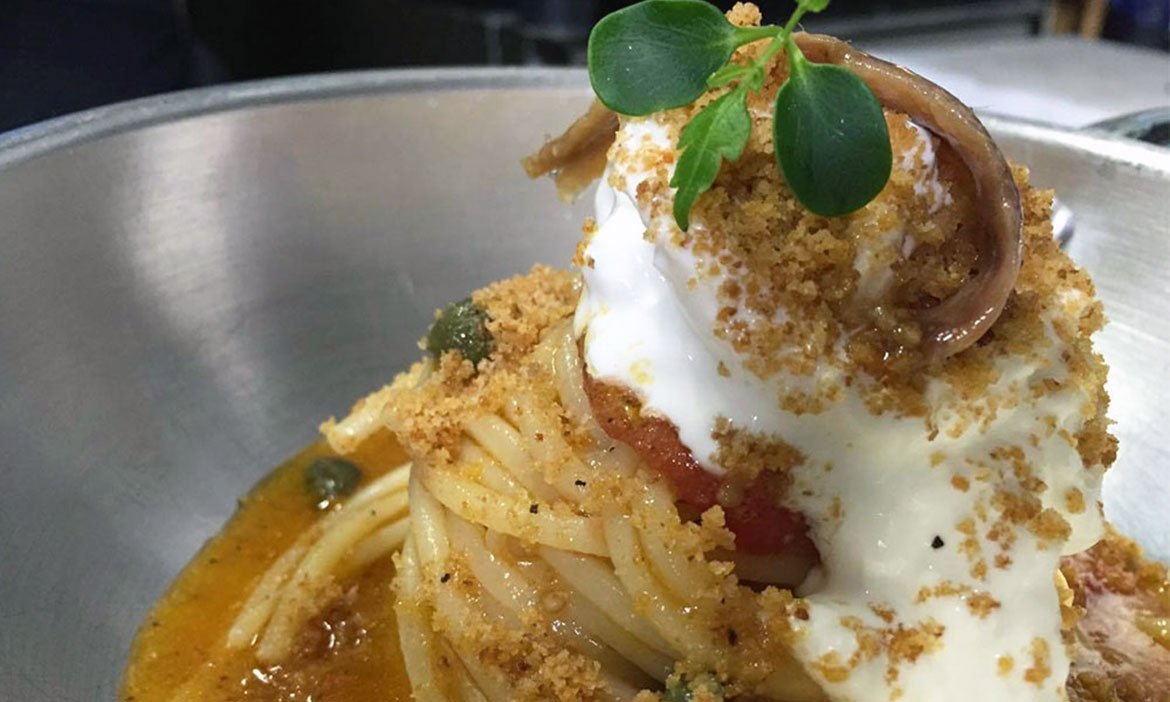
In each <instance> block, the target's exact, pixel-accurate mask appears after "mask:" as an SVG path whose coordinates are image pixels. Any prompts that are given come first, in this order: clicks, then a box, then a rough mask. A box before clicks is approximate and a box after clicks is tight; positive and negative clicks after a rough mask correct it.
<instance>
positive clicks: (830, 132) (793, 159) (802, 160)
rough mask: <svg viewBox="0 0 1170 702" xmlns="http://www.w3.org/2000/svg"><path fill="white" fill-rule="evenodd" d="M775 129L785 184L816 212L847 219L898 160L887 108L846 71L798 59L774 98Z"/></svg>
mask: <svg viewBox="0 0 1170 702" xmlns="http://www.w3.org/2000/svg"><path fill="white" fill-rule="evenodd" d="M802 4H803V3H802ZM789 46H790V48H789V50H790V51H792V48H791V47H792V45H791V44H790V45H789ZM772 129H773V134H772V137H773V143H774V144H775V148H776V159H777V161H779V163H780V170H781V172H783V173H784V179H785V180H786V181H788V187H790V188H792V192H793V194H795V195H796V197H797V199H798V200H800V202H801V203H802V204H803V205H804V206H805V207H807V208H808V209H809V210H810V211H811V212H814V213H816V214H819V215H822V216H825V217H836V216H840V215H844V214H849V213H850V212H853V211H855V210H858V209H860V208H862V207H864V206H865V205H867V204H868V203H869V202H870V201H871V200H873V199H874V197H876V196H877V194H878V193H880V192H881V191H882V188H884V187H885V185H886V181H888V180H889V179H890V167H891V165H892V161H893V156H892V154H891V152H890V134H889V132H888V131H887V129H886V120H885V117H884V116H883V115H882V106H881V105H880V104H879V103H878V101H877V98H876V97H874V94H873V93H872V92H871V91H870V89H869V87H868V86H867V85H866V84H865V83H864V82H863V81H862V80H861V79H860V78H858V77H857V76H856V75H854V74H853V73H851V72H849V71H848V70H846V69H844V68H841V67H839V66H832V65H827V64H818V63H810V62H808V60H806V59H805V58H804V57H803V56H800V55H799V54H797V55H795V56H793V57H792V73H791V74H790V76H789V78H788V81H787V82H786V83H785V84H784V86H783V87H782V88H781V89H780V92H779V93H778V94H777V96H776V112H775V119H774V121H773V126H772Z"/></svg>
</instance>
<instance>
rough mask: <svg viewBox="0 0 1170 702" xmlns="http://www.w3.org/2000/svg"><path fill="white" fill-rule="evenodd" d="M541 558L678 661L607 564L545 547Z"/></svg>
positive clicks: (653, 646) (629, 628)
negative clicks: (639, 611) (637, 609)
mask: <svg viewBox="0 0 1170 702" xmlns="http://www.w3.org/2000/svg"><path fill="white" fill-rule="evenodd" d="M539 553H540V557H541V558H542V559H544V561H545V562H546V563H548V564H549V566H550V567H552V569H553V570H554V571H556V573H557V575H558V576H560V578H561V579H562V580H564V581H565V582H566V583H569V584H570V585H571V586H572V587H573V588H574V589H576V590H577V591H578V592H580V593H581V595H582V596H583V597H584V598H586V599H588V600H589V601H590V602H592V603H593V604H594V605H595V606H596V607H597V608H598V609H600V610H601V611H602V612H604V613H605V614H606V616H608V617H609V618H610V619H612V620H613V621H614V622H615V623H616V624H617V625H618V626H620V627H622V628H623V629H624V630H626V631H628V632H630V634H631V635H632V636H634V637H636V638H637V639H638V640H639V641H641V642H642V643H643V644H645V645H646V646H647V647H649V648H650V649H652V650H654V651H655V652H656V653H658V654H660V655H663V656H666V657H670V658H674V657H676V653H675V650H674V648H672V647H671V645H670V644H668V643H667V642H666V641H665V640H664V639H663V638H662V637H661V636H659V634H658V632H656V631H655V630H654V628H653V627H651V626H650V625H649V624H648V623H647V622H646V620H645V619H643V618H642V617H640V616H638V615H637V614H636V613H635V612H634V602H633V600H632V599H630V595H629V593H628V592H627V591H626V589H625V588H624V587H623V586H622V584H621V581H619V580H618V579H617V577H616V576H615V575H614V574H613V567H612V566H611V565H610V564H609V562H607V561H603V560H601V559H600V558H595V557H593V556H586V555H582V554H578V553H570V552H568V551H558V550H556V549H552V548H548V547H547V546H541V547H540V550H539Z"/></svg>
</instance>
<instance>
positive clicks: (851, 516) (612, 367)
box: [576, 119, 1102, 702]
mask: <svg viewBox="0 0 1170 702" xmlns="http://www.w3.org/2000/svg"><path fill="white" fill-rule="evenodd" d="M919 133H920V141H919V146H918V147H915V149H912V150H911V151H910V152H907V154H904V155H903V158H902V159H900V160H896V161H895V167H900V168H903V169H905V170H911V169H912V168H913V167H914V164H915V159H916V158H917V159H919V160H920V161H922V162H926V163H927V165H928V166H929V168H928V170H927V178H926V179H925V180H921V179H920V180H921V182H920V183H919V186H921V190H918V186H916V191H917V192H919V194H920V195H925V194H929V196H931V197H932V198H933V199H934V200H935V201H936V202H943V201H945V199H946V198H949V197H950V196H949V194H948V193H947V192H946V190H945V188H943V187H942V185H941V184H940V183H939V182H938V180H937V175H936V174H935V171H934V169H933V158H934V152H933V147H932V146H931V144H930V140H929V138H928V136H927V134H926V132H925V130H920V132H919ZM618 140H619V145H624V146H626V147H627V148H631V149H633V148H637V147H638V146H639V145H648V146H652V147H655V148H664V147H669V143H668V141H667V137H666V133H665V130H664V129H663V128H661V127H660V126H659V125H657V124H655V123H654V122H653V120H652V119H649V120H638V121H630V122H627V123H626V124H625V125H624V126H623V128H622V130H621V131H619V133H618ZM611 169H614V174H616V175H618V176H621V178H619V179H615V180H614V181H613V182H624V187H623V188H622V190H620V191H619V190H615V189H614V188H613V187H611V186H610V185H609V180H608V179H607V180H603V183H602V185H601V187H600V189H599V191H598V194H597V198H596V208H597V220H598V224H599V227H598V229H597V230H596V232H595V233H594V234H593V235H592V237H591V239H590V241H589V242H588V245H587V248H586V250H585V255H586V257H587V260H589V261H590V264H589V265H588V266H586V267H585V268H584V269H583V275H584V279H585V292H584V294H583V296H582V298H581V301H580V304H579V307H578V309H577V316H576V326H577V330H578V333H579V334H583V335H584V350H585V361H586V364H587V367H588V370H589V372H590V374H592V375H593V376H594V377H595V378H597V379H599V380H603V381H607V382H613V383H618V384H621V385H624V386H626V387H629V388H632V389H634V390H635V391H636V392H637V393H638V395H639V396H640V398H641V400H642V403H643V407H644V409H645V410H646V411H649V412H652V413H655V414H658V415H660V416H663V417H666V418H668V419H669V420H671V421H672V422H673V423H674V424H675V425H676V426H677V428H678V432H679V436H680V438H681V440H682V441H683V443H684V444H686V445H687V446H688V447H689V448H690V449H691V450H692V452H693V453H694V454H695V457H696V458H697V459H698V460H699V461H700V462H701V463H702V465H703V466H704V467H705V468H706V469H707V470H709V471H711V472H713V473H716V474H722V473H723V472H724V471H723V469H722V468H721V467H720V466H719V465H717V464H716V463H715V461H714V460H713V458H712V457H713V455H714V453H715V451H716V448H717V444H716V441H715V440H714V439H713V438H712V435H711V434H712V429H713V427H714V426H715V422H716V420H717V419H718V418H720V417H724V418H727V419H729V420H730V421H731V422H732V423H733V424H734V426H736V427H738V428H740V429H743V430H748V431H752V432H757V433H763V434H774V435H778V436H780V437H782V438H783V439H784V440H785V441H787V442H788V443H789V444H791V445H793V446H794V447H796V448H798V449H799V450H800V451H801V452H802V453H803V454H804V455H805V456H807V457H808V460H807V462H806V463H805V464H804V465H802V466H800V467H798V468H796V469H794V470H793V479H794V485H793V488H792V489H791V491H790V495H791V498H790V499H791V501H792V504H791V505H790V506H791V507H793V508H794V509H797V510H799V511H800V512H801V513H803V514H804V515H805V516H806V518H807V520H808V523H809V524H810V525H811V527H812V533H811V536H812V539H813V541H814V543H815V544H816V546H817V548H818V550H819V551H820V554H821V557H822V565H821V567H820V568H819V569H818V570H817V571H816V572H814V574H813V575H812V576H810V578H809V580H808V581H807V582H806V583H805V586H804V587H803V588H802V591H801V593H800V594H801V595H803V596H804V597H806V598H807V601H808V603H809V618H808V620H807V621H799V620H797V621H794V625H795V626H796V627H797V629H798V630H799V631H800V632H801V633H802V634H803V635H802V636H801V637H800V638H799V639H798V644H797V647H796V654H797V657H798V658H799V659H800V660H801V661H802V663H803V664H804V665H805V666H806V668H807V669H808V671H809V672H810V674H812V675H813V677H814V678H816V679H817V680H818V681H819V682H820V683H821V684H822V686H823V687H824V688H825V690H826V691H827V692H828V694H829V695H830V697H831V698H832V699H833V700H853V701H857V702H868V701H870V700H881V701H885V700H889V699H895V698H896V699H900V700H903V701H904V702H930V701H934V700H939V699H947V700H952V701H954V702H964V701H970V702H986V701H987V700H996V701H1002V702H1010V701H1013V700H1020V701H1023V700H1063V699H1066V695H1065V692H1064V680H1065V678H1066V677H1067V674H1068V668H1069V661H1068V657H1067V654H1066V652H1065V650H1064V647H1063V645H1062V643H1061V637H1060V608H1059V603H1058V601H1057V593H1056V590H1055V587H1054V584H1053V578H1054V573H1055V571H1056V569H1057V566H1058V560H1059V557H1060V556H1061V555H1062V554H1063V553H1073V552H1076V551H1079V550H1082V549H1084V548H1086V547H1088V546H1089V545H1091V544H1092V543H1093V542H1095V541H1096V540H1097V539H1098V538H1099V536H1100V534H1101V532H1102V523H1101V515H1100V511H1099V509H1098V507H1097V505H1098V499H1099V487H1100V482H1101V474H1102V471H1101V469H1100V468H1093V467H1090V468H1084V467H1083V466H1082V461H1081V458H1080V456H1079V454H1078V453H1077V451H1076V449H1075V447H1074V446H1073V445H1072V441H1071V439H1070V438H1068V437H1069V436H1070V435H1072V434H1075V433H1076V432H1077V431H1078V430H1079V429H1080V427H1081V425H1082V424H1083V423H1084V421H1085V417H1084V416H1083V414H1082V407H1084V406H1085V403H1086V400H1087V398H1086V396H1085V395H1084V394H1083V392H1082V391H1081V390H1079V389H1077V388H1076V386H1075V384H1074V383H1068V384H1067V387H1066V388H1065V389H1063V390H1061V391H1058V392H1047V393H1033V392H1031V389H1032V388H1033V387H1034V386H1035V385H1036V384H1037V383H1040V382H1042V381H1043V380H1044V379H1046V378H1047V379H1054V380H1057V381H1060V380H1063V379H1064V378H1065V377H1066V375H1067V369H1066V368H1065V366H1064V364H1063V363H1062V361H1061V350H1062V344H1063V342H1061V341H1060V339H1059V338H1058V337H1057V336H1056V335H1055V334H1050V335H1049V336H1050V340H1051V347H1050V353H1049V354H1048V357H1047V358H1045V359H1043V360H1041V361H1027V362H1025V361H1022V360H1016V359H1009V360H1007V361H1005V362H1004V363H1003V364H1002V365H1001V368H1000V370H1001V371H1002V376H1001V379H1000V381H999V382H998V384H997V385H996V386H995V387H993V388H992V389H991V391H990V392H989V397H995V398H997V399H998V400H999V402H1000V405H999V407H998V408H997V411H996V412H995V413H993V415H994V418H993V419H991V420H989V421H988V422H986V423H984V424H983V425H982V426H971V427H968V428H966V429H962V428H961V427H958V426H957V425H955V421H956V419H955V418H956V417H957V416H958V415H959V412H960V410H962V409H969V408H961V407H958V406H956V405H955V404H954V403H955V402H957V400H956V399H954V398H955V396H956V394H955V393H952V392H949V388H948V387H946V386H945V384H944V383H942V382H941V381H937V380H935V381H931V382H932V384H931V385H930V386H929V388H928V393H927V395H928V398H929V400H930V405H931V409H932V412H933V414H932V418H933V421H934V423H935V425H936V426H937V428H938V431H937V432H930V431H929V430H928V427H927V425H926V422H924V421H923V419H922V418H921V417H919V418H897V417H893V416H889V415H882V416H876V415H874V414H872V413H871V411H870V410H869V409H868V408H867V407H866V405H865V404H864V402H863V400H862V398H861V397H860V395H859V393H858V391H857V389H856V388H844V386H842V387H843V389H844V391H843V393H842V395H841V397H842V399H841V400H840V401H838V402H835V403H833V404H831V405H829V407H828V408H827V409H826V410H825V411H823V412H821V413H819V414H803V415H797V414H793V413H790V412H787V411H785V410H783V409H781V408H780V405H779V402H778V398H779V397H781V396H782V395H783V394H785V393H786V391H788V390H791V389H793V388H797V387H800V388H807V387H808V386H809V385H810V384H811V385H814V386H821V387H823V386H826V385H833V384H837V383H839V381H840V378H839V377H838V373H839V371H837V370H835V368H834V367H833V366H832V365H830V364H826V365H825V366H824V368H825V370H823V371H820V372H819V373H820V375H819V376H817V377H813V378H807V377H792V376H786V375H776V376H773V377H769V378H768V379H766V380H764V379H761V378H759V377H758V376H756V375H754V374H752V373H750V372H749V371H747V370H746V369H745V368H744V363H743V361H744V359H742V358H741V357H740V356H739V355H738V354H737V353H736V352H735V351H734V350H732V349H731V347H730V346H729V345H728V344H727V343H725V342H723V341H721V340H719V339H717V338H716V337H715V336H714V334H713V329H714V327H715V325H716V319H715V316H716V313H717V312H718V310H719V308H720V302H719V299H718V295H717V292H718V290H719V284H720V283H721V282H722V280H723V278H722V277H721V275H724V274H721V275H716V276H696V271H697V270H700V269H701V268H700V266H701V265H702V264H703V263H705V262H704V261H700V260H698V259H697V258H696V256H695V255H694V253H693V252H691V251H690V250H689V249H687V248H686V247H684V246H678V245H676V244H674V243H672V241H671V238H670V237H669V236H668V235H667V232H669V231H670V223H669V222H668V221H654V220H652V219H650V218H649V215H648V212H647V211H643V210H642V209H640V208H639V206H638V205H637V200H636V192H637V187H638V184H639V183H640V182H642V181H643V180H645V179H646V178H647V177H650V176H649V174H647V173H643V172H637V171H635V170H632V169H631V168H630V167H628V166H625V165H623V164H622V163H620V162H619V163H612V164H611ZM608 175H609V173H607V176H608ZM665 209H666V211H669V208H665ZM667 216H668V215H667ZM694 226H702V223H701V222H696V224H695V225H694ZM908 239H909V237H905V236H903V235H902V234H901V233H900V232H891V233H889V234H888V235H887V236H885V237H883V238H882V240H881V242H879V243H878V244H877V245H879V246H883V247H885V246H888V247H893V248H894V249H895V250H898V251H901V252H902V253H903V254H908V253H909V251H910V250H912V248H913V245H914V244H913V241H912V240H908ZM867 257H871V254H870V253H867V252H866V251H865V250H864V249H863V250H861V251H859V254H858V261H857V263H856V264H855V265H856V266H857V267H858V270H859V272H861V274H862V286H863V288H864V286H866V285H869V286H872V287H874V288H875V289H881V288H883V287H884V286H885V285H887V284H888V280H887V277H888V271H885V270H881V267H880V266H871V265H869V264H868V261H869V258H867ZM702 269H703V270H705V267H704V268H702ZM871 276H872V277H873V279H872V280H869V279H870V277H871ZM721 368H722V369H723V372H720V371H721ZM1034 395H1039V399H1037V398H1036V397H1034ZM1053 423H1054V424H1055V426H1053ZM951 428H954V429H955V431H954V432H948V429H951ZM932 433H933V434H934V436H933V438H931V436H932ZM952 434H954V435H952ZM1033 435H1035V436H1036V437H1039V440H1038V441H1035V440H1032V437H1033ZM1005 445H1011V446H1016V447H1019V450H1020V451H1021V452H1022V454H1021V455H1020V458H1022V460H1023V461H1024V463H1026V465H1027V466H1028V467H1029V468H1030V470H1031V475H1032V477H1034V478H1037V479H1039V480H1041V481H1043V482H1044V484H1045V485H1047V490H1045V491H1043V492H1042V493H1041V494H1040V500H1041V502H1042V503H1043V506H1044V507H1045V508H1052V509H1054V510H1056V511H1057V512H1059V513H1060V514H1061V515H1062V516H1063V517H1064V518H1065V519H1066V520H1067V521H1068V522H1069V524H1070V526H1071V529H1072V532H1071V537H1070V538H1069V540H1068V541H1067V543H1064V542H1061V543H1055V544H1044V543H1040V542H1039V541H1038V539H1037V537H1036V536H1034V535H1033V534H1032V533H1031V532H1029V531H1028V530H1026V529H1024V528H1022V527H1019V526H1015V525H1011V526H1009V527H1007V529H1008V531H1010V534H1011V537H1012V538H1013V539H1014V540H1015V543H1014V545H1012V546H1011V548H1010V549H1009V550H1006V551H1004V550H1001V548H1000V546H999V543H1002V539H1000V542H999V543H997V542H993V541H992V540H991V538H990V536H989V534H990V532H991V526H992V524H993V523H994V522H995V521H996V519H997V518H998V515H999V511H998V508H997V507H996V506H995V503H994V500H995V497H996V491H997V490H1007V491H1009V492H1019V493H1027V492H1028V491H1027V490H1025V488H1024V487H1022V485H1021V477H1022V476H1020V475H1018V474H1017V473H1016V472H1014V471H1013V464H1012V462H1011V460H1009V459H1008V458H1005V457H1004V456H1001V455H996V454H995V453H994V449H996V448H997V447H1002V446H1005ZM960 485H963V486H966V487H965V489H960V487H958V486H960ZM1074 490H1076V491H1079V492H1080V493H1081V495H1083V498H1084V504H1085V505H1087V507H1086V509H1084V510H1083V511H1081V512H1080V513H1078V514H1071V513H1070V512H1069V509H1068V508H1067V504H1068V501H1067V496H1068V495H1069V494H1070V491H1074ZM980 515H982V517H981V516H980ZM967 520H970V526H971V527H972V528H971V529H970V530H968V529H967V523H966V522H967ZM964 532H968V533H964ZM999 536H1002V533H1001V534H1000V535H999ZM936 537H937V539H936ZM965 541H966V545H964V542H965ZM1001 554H1004V555H1008V556H1010V559H1011V560H1010V563H1007V564H1006V565H1004V563H1003V559H1002V558H1001V559H1000V564H999V565H998V566H997V565H996V556H997V555H1001ZM980 563H982V564H983V565H982V568H983V569H985V571H986V573H985V575H983V576H982V577H980V576H979V574H978V573H979V571H980V568H981V567H980V566H979V564H980ZM923 593H926V596H924V594H923ZM916 628H918V629H927V630H930V631H933V632H934V633H936V634H938V636H937V646H934V647H932V648H929V649H928V650H926V651H924V652H922V653H921V655H919V656H918V657H917V659H916V661H915V662H910V661H906V660H899V659H898V657H897V655H896V654H891V649H890V648H888V647H887V648H883V649H882V650H881V651H880V652H879V653H878V654H877V655H876V656H874V657H872V658H869V659H866V657H865V656H862V655H861V654H860V652H859V651H858V646H859V644H858V641H859V636H858V632H859V631H861V632H862V636H863V637H864V636H865V635H873V636H878V637H895V636H902V635H905V634H906V632H908V631H909V630H912V629H916ZM899 629H901V631H902V634H896V632H897V631H898V630H899ZM1041 648H1044V649H1046V652H1044V655H1039V654H1040V653H1041V651H1040V649H1041ZM855 653H857V654H858V655H859V656H860V662H858V663H857V664H856V665H849V664H848V663H849V661H850V658H851V657H853V656H854V654H855ZM1009 660H1010V662H1011V663H1010V665H1009V664H1008V661H1009ZM1036 660H1040V661H1041V662H1042V665H1041V666H1037V665H1036V664H1035V661H1036ZM834 661H835V662H836V663H840V664H842V665H846V667H848V668H851V671H850V672H849V674H848V675H846V676H844V678H843V679H837V678H838V677H839V676H835V675H832V674H831V668H832V667H833V664H834ZM1044 669H1046V670H1047V672H1046V671H1045V670H1044ZM1029 671H1031V672H1029ZM1034 680H1039V682H1035V681H1034Z"/></svg>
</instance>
